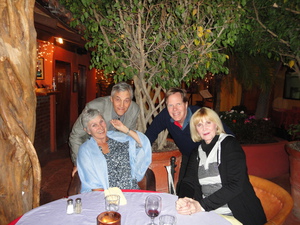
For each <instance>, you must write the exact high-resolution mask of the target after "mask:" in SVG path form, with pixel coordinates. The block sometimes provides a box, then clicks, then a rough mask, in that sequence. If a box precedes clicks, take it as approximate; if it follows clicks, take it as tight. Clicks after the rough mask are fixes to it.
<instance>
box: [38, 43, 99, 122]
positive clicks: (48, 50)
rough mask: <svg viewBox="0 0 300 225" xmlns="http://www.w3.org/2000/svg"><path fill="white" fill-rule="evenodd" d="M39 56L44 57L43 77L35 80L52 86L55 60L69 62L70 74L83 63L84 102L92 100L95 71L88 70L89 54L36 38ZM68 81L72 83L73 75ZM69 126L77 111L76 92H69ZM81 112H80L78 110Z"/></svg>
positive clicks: (94, 94) (39, 83)
mask: <svg viewBox="0 0 300 225" xmlns="http://www.w3.org/2000/svg"><path fill="white" fill-rule="evenodd" d="M38 47H39V56H40V57H42V58H44V79H43V80H36V82H37V83H38V85H40V86H41V85H42V84H43V85H44V86H46V87H49V88H50V89H51V88H52V78H53V76H54V71H55V68H54V67H55V61H56V60H59V61H63V62H67V63H70V65H71V71H70V72H71V74H73V73H74V72H78V65H84V66H86V68H87V71H86V72H87V79H86V102H89V101H91V100H93V99H94V98H95V97H96V79H95V77H96V73H95V69H92V70H90V69H89V66H90V55H89V54H83V55H79V54H76V53H74V52H70V51H67V50H65V49H63V48H61V47H59V46H56V45H54V44H53V43H50V42H46V41H40V40H38ZM70 78H71V80H70V83H71V84H73V76H70ZM70 97H71V100H70V103H71V104H70V126H71V127H72V126H73V124H74V122H75V121H76V119H77V117H78V113H77V108H78V106H77V101H78V92H72V87H71V93H70ZM79 113H81V112H79Z"/></svg>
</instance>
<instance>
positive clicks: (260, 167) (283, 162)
mask: <svg viewBox="0 0 300 225" xmlns="http://www.w3.org/2000/svg"><path fill="white" fill-rule="evenodd" d="M287 143H288V141H287V140H283V139H278V142H276V143H267V144H252V145H242V148H243V150H244V152H245V154H246V163H247V167H248V174H250V175H255V176H258V177H262V178H266V179H270V178H274V177H278V176H281V175H284V174H287V173H288V172H289V157H288V154H287V152H286V151H285V144H287Z"/></svg>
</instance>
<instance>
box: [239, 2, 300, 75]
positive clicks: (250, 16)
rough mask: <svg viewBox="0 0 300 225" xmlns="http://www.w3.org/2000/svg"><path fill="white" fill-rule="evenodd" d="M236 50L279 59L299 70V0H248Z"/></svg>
mask: <svg viewBox="0 0 300 225" xmlns="http://www.w3.org/2000/svg"><path fill="white" fill-rule="evenodd" d="M245 9H246V16H245V17H242V22H243V28H244V29H243V30H242V31H244V32H241V33H240V34H239V36H238V40H237V42H236V46H235V49H234V50H235V52H240V53H248V54H250V55H253V56H258V55H262V56H264V57H267V58H270V59H275V60H277V61H281V62H283V63H284V65H286V66H288V67H290V68H292V69H293V70H294V71H295V72H296V73H298V74H300V72H299V66H300V57H299V56H300V39H299V37H300V0H280V1H276V2H275V1H272V0H264V1H261V0H251V1H248V3H247V5H246V7H245Z"/></svg>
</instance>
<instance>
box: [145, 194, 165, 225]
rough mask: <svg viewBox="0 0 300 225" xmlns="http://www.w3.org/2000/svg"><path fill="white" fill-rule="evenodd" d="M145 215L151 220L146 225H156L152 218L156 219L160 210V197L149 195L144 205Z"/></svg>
mask: <svg viewBox="0 0 300 225" xmlns="http://www.w3.org/2000/svg"><path fill="white" fill-rule="evenodd" d="M145 209H146V214H147V215H148V216H149V217H150V218H151V223H149V224H148V225H156V224H155V223H154V218H155V217H157V216H158V215H159V213H160V210H161V197H160V196H158V195H149V196H148V197H147V198H146V203H145Z"/></svg>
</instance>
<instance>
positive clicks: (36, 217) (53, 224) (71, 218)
mask: <svg viewBox="0 0 300 225" xmlns="http://www.w3.org/2000/svg"><path fill="white" fill-rule="evenodd" d="M123 193H124V196H125V198H126V199H127V205H123V206H120V208H119V211H118V212H119V213H120V214H121V224H122V225H145V224H147V223H149V222H150V217H148V216H147V215H146V213H145V207H144V203H145V199H146V197H147V196H148V195H150V194H155V195H159V196H161V197H162V211H161V213H160V215H163V214H171V215H175V216H176V218H177V225H193V224H197V225H201V224H203V225H216V224H218V225H230V224H231V223H230V222H228V221H227V220H226V219H224V218H223V217H221V216H219V215H218V214H216V213H215V212H200V213H196V214H192V215H180V214H178V213H177V212H176V209H175V202H176V200H177V198H178V197H177V196H175V195H171V194H168V193H159V192H154V193H149V192H133V191H132V192H125V191H124V192H123ZM70 198H72V199H73V201H75V199H76V198H81V199H82V200H81V201H82V213H81V214H71V215H67V214H66V206H67V199H60V200H56V201H53V202H50V203H48V204H45V205H42V206H40V207H37V208H35V209H33V210H31V211H29V212H27V213H25V214H24V215H23V216H22V217H21V218H20V220H19V221H18V222H17V223H16V224H17V225H35V224H43V225H69V224H72V225H76V224H78V225H95V224H97V221H96V218H97V216H98V215H99V214H100V213H101V212H104V211H105V209H104V193H103V192H98V191H95V192H89V193H83V194H79V195H73V196H70V197H69V199H70ZM158 221H159V220H158V218H155V222H156V223H157V224H158Z"/></svg>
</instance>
